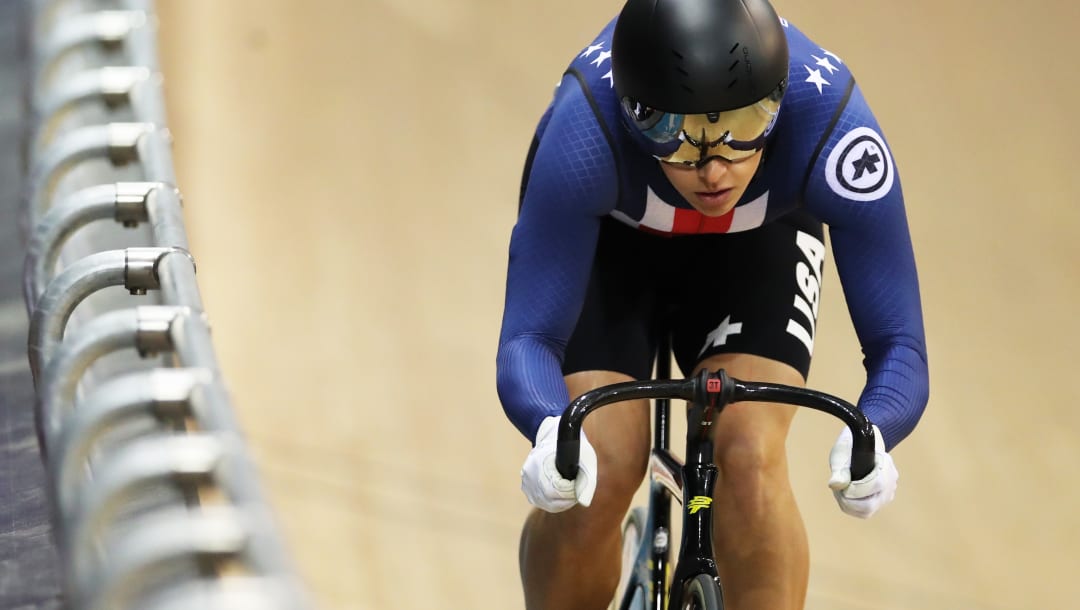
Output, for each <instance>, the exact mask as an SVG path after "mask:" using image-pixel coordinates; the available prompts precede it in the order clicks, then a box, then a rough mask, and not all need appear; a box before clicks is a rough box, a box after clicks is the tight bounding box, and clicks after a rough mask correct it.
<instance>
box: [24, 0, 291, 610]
mask: <svg viewBox="0 0 1080 610" xmlns="http://www.w3.org/2000/svg"><path fill="white" fill-rule="evenodd" d="M28 1H29V2H30V7H31V10H30V17H31V21H32V23H31V24H29V25H30V26H31V27H32V33H31V35H30V37H29V41H30V46H31V48H30V50H29V51H30V63H31V68H30V69H31V74H30V75H29V80H30V82H29V83H28V85H29V95H28V96H27V104H28V110H29V113H28V114H29V119H30V121H31V124H30V128H31V129H30V133H29V134H28V136H27V138H26V140H25V142H24V147H23V150H24V161H25V164H26V170H27V172H28V189H27V191H26V195H25V201H24V206H23V215H22V218H21V219H20V221H21V224H22V227H23V229H24V232H25V234H26V238H27V258H26V266H25V270H24V285H23V289H24V296H25V300H26V304H27V308H28V311H29V314H30V337H29V342H28V354H29V359H30V365H31V370H32V372H33V375H34V383H35V386H36V390H37V404H36V405H35V414H36V417H37V423H38V436H39V443H40V445H41V450H42V454H43V456H44V458H45V462H46V467H47V472H48V483H47V484H48V488H49V494H50V500H51V506H52V509H53V523H54V526H55V530H56V535H55V537H56V542H57V546H58V549H59V551H60V557H61V560H62V562H63V573H64V581H65V584H64V588H65V599H66V605H67V607H69V608H79V609H83V608H85V609H95V610H97V609H105V608H109V609H112V608H136V607H137V608H161V609H165V608H200V609H212V608H222V609H225V608H228V609H229V610H240V609H245V608H260V609H261V608H267V609H269V608H282V609H285V608H289V609H293V608H309V607H310V604H309V600H308V599H307V596H306V592H305V591H304V590H303V586H302V584H301V583H300V581H299V579H298V577H297V576H296V573H295V571H294V567H293V566H292V565H291V560H290V558H289V556H288V553H287V550H286V548H285V545H284V544H283V542H282V539H281V536H280V534H279V533H278V531H277V529H276V528H277V526H276V524H275V522H274V518H273V515H272V512H271V510H270V509H269V508H268V505H267V503H266V500H265V498H264V496H263V493H262V491H261V490H260V488H259V485H258V483H257V476H256V472H255V468H254V465H253V463H252V460H251V458H250V457H249V455H248V453H247V450H246V449H245V445H244V441H243V439H242V435H241V432H240V430H239V427H238V424H237V422H236V420H235V418H234V415H233V411H232V406H231V404H230V400H229V396H228V394H227V391H226V388H225V385H224V382H223V379H222V377H221V374H220V370H219V367H218V364H217V360H216V357H215V354H214V350H213V346H212V342H211V337H210V327H209V325H208V323H207V318H206V314H205V312H204V311H203V304H202V301H201V298H200V296H199V290H198V286H197V283H196V278H195V262H194V258H193V257H192V255H191V253H190V251H189V247H188V241H187V236H186V233H185V228H184V224H183V217H182V214H181V196H180V192H179V190H178V189H177V187H176V178H175V175H174V169H173V162H172V152H171V140H170V135H169V131H168V129H167V128H166V120H165V106H164V99H163V90H162V77H161V72H160V69H159V66H158V57H157V32H156V21H155V15H154V10H153V4H152V2H150V1H149V0H111V1H108V0H28Z"/></svg>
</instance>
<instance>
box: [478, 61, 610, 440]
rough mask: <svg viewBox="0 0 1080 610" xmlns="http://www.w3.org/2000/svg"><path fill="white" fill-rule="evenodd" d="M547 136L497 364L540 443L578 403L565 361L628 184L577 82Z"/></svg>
mask: <svg viewBox="0 0 1080 610" xmlns="http://www.w3.org/2000/svg"><path fill="white" fill-rule="evenodd" d="M537 137H538V139H539V140H538V146H537V148H536V153H535V156H534V157H533V161H532V167H531V170H529V169H527V170H526V171H527V178H528V182H527V187H526V188H525V190H524V195H523V199H522V204H521V209H520V212H519V214H518V219H517V224H516V225H515V227H514V230H513V233H512V235H511V238H510V259H509V265H508V270H507V279H506V302H505V305H504V309H503V321H502V331H501V333H500V337H499V349H498V355H497V358H496V376H497V387H498V392H499V398H500V400H501V402H502V405H503V409H504V410H505V412H506V415H507V417H508V418H509V419H510V421H511V422H513V424H514V425H515V426H516V427H517V428H518V430H520V431H521V433H522V434H524V435H525V436H526V438H528V439H530V440H533V439H534V438H535V436H536V432H537V429H538V428H539V426H540V422H541V421H543V419H544V418H545V417H547V416H549V415H561V414H562V411H563V410H564V409H565V408H566V406H567V403H568V402H569V396H568V393H567V390H566V385H565V383H564V382H563V376H562V359H563V354H564V350H565V348H566V344H567V341H568V340H569V338H570V335H571V333H572V332H573V330H574V326H575V324H576V323H577V318H578V316H579V314H580V312H581V307H582V304H583V302H584V299H585V291H586V287H587V285H588V280H589V273H590V271H591V269H592V261H593V255H594V252H595V249H596V242H597V236H598V234H599V229H600V220H601V218H602V217H603V216H604V215H606V214H607V213H608V212H609V211H610V210H611V209H613V208H614V205H615V201H616V198H617V196H618V184H619V180H618V175H617V168H616V163H615V160H614V158H613V154H612V147H611V143H610V142H611V140H610V134H609V133H608V131H607V128H606V127H605V126H604V123H603V122H602V121H601V120H600V119H598V113H597V112H596V110H595V106H594V105H593V103H592V100H591V98H590V97H589V96H588V95H586V92H585V90H583V88H582V85H581V84H580V82H579V80H578V79H577V78H576V77H574V76H573V75H569V74H568V75H567V76H565V77H564V78H563V81H562V83H561V84H560V86H559V88H558V90H557V92H556V95H555V100H554V101H553V103H552V107H551V108H550V116H549V117H548V120H547V121H546V123H542V125H541V130H540V131H538V135H537Z"/></svg>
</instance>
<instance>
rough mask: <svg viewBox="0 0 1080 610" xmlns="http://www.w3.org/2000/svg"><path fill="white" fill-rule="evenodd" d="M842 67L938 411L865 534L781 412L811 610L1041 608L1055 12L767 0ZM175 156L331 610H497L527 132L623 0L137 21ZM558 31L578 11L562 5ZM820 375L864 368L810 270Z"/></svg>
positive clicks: (1059, 288)
mask: <svg viewBox="0 0 1080 610" xmlns="http://www.w3.org/2000/svg"><path fill="white" fill-rule="evenodd" d="M777 6H778V10H779V11H780V12H781V14H782V15H784V16H785V17H786V18H788V19H790V20H791V21H792V22H793V23H795V24H796V25H798V26H799V27H801V28H802V29H803V30H805V31H807V32H808V33H810V34H811V36H813V37H815V38H816V39H817V40H819V41H821V42H823V43H824V44H826V45H827V47H828V49H829V50H830V51H832V52H834V53H836V54H837V55H839V56H840V58H842V59H843V60H844V61H845V62H847V63H848V64H849V65H850V66H852V68H853V70H854V72H855V74H856V76H857V77H858V78H859V81H860V83H861V85H862V87H863V90H864V92H865V94H866V96H867V97H868V99H869V100H870V102H871V104H872V106H873V108H874V109H875V111H876V114H877V116H878V119H879V120H880V122H881V124H882V126H883V128H884V129H885V131H886V134H887V136H888V137H889V139H890V144H891V147H892V151H893V154H894V156H895V157H896V159H897V162H898V164H899V167H900V170H901V173H902V177H903V183H904V190H905V193H906V197H907V202H908V212H909V218H910V224H911V229H912V233H913V237H914V241H915V246H916V253H917V256H918V261H919V265H920V269H919V270H920V275H921V280H922V296H923V302H924V306H925V313H926V326H927V333H928V341H929V348H930V358H931V360H930V363H931V374H932V396H931V401H930V405H929V408H928V410H927V412H926V415H925V417H924V419H923V421H922V424H921V426H920V427H919V428H918V429H917V430H916V432H915V434H914V435H913V436H912V437H910V438H909V439H908V440H907V441H905V442H904V443H903V444H902V445H901V446H900V447H899V448H898V449H897V450H896V451H895V452H894V456H895V458H896V461H897V464H898V466H899V469H900V472H901V477H902V478H901V482H900V490H899V496H898V498H897V501H896V503H895V504H894V505H892V506H890V507H889V508H888V509H887V510H886V511H885V512H883V513H882V514H880V515H879V516H877V517H875V518H874V519H872V520H871V521H869V522H861V521H857V520H854V519H851V518H849V517H846V516H844V515H842V514H841V513H840V512H839V511H838V510H837V509H836V506H835V504H834V502H833V499H832V497H831V495H830V494H829V492H828V490H827V489H826V487H825V482H826V480H827V477H828V474H827V468H826V455H827V453H828V449H829V447H830V446H831V443H832V441H833V438H834V435H835V425H834V424H833V422H832V421H830V420H828V419H827V418H825V417H824V416H817V415H812V414H804V415H802V416H800V417H798V418H797V419H796V423H795V428H794V431H793V433H792V436H791V440H790V453H791V455H792V477H793V479H794V484H795V486H796V493H797V495H798V497H799V500H800V504H801V508H802V510H803V513H804V516H805V518H806V521H807V524H808V529H809V532H810V537H811V548H812V572H811V583H810V596H809V601H808V604H807V607H808V608H814V609H821V610H826V609H828V610H846V609H854V608H883V609H900V608H921V609H937V608H940V609H945V608H949V609H954V608H969V609H1016V608H1065V607H1070V606H1071V604H1072V603H1073V600H1072V595H1073V592H1074V591H1075V586H1074V582H1073V581H1074V580H1075V577H1076V574H1078V573H1080V555H1078V551H1077V548H1078V546H1080V544H1078V543H1080V517H1078V515H1080V492H1077V485H1076V483H1077V479H1076V474H1075V467H1074V465H1075V464H1076V463H1077V462H1080V441H1078V440H1077V432H1076V431H1077V429H1078V428H1080V414H1078V411H1077V405H1078V404H1080V390H1078V389H1077V386H1076V374H1075V364H1076V362H1077V358H1076V356H1075V354H1076V346H1077V342H1078V341H1080V322H1078V319H1077V316H1076V313H1075V303H1076V301H1077V299H1078V298H1080V273H1078V264H1080V242H1078V241H1077V239H1076V235H1077V234H1078V233H1080V206H1077V205H1076V197H1077V195H1076V194H1077V193H1078V192H1080V178H1078V175H1080V174H1078V172H1077V171H1076V169H1075V167H1074V162H1075V159H1076V155H1075V152H1074V150H1073V143H1074V141H1075V140H1076V137H1077V136H1078V135H1080V130H1078V127H1077V123H1076V120H1075V118H1074V117H1073V113H1072V111H1073V109H1074V108H1076V107H1078V106H1080V93H1078V90H1077V87H1076V84H1075V82H1074V81H1073V79H1071V72H1070V66H1071V65H1072V64H1071V61H1070V59H1071V57H1072V53H1071V52H1070V49H1072V47H1073V45H1071V41H1072V40H1073V35H1074V34H1073V32H1072V29H1073V27H1074V26H1075V24H1076V23H1078V22H1080V9H1078V8H1077V7H1076V6H1075V5H1074V4H1069V3H1057V2H1050V1H1049V0H1036V1H1034V2H1031V3H1027V4H1025V5H1023V6H1021V5H1016V4H1010V3H979V4H973V3H953V4H948V3H944V4H943V3H939V2H928V1H926V0H915V1H913V2H905V3H850V2H841V1H839V0H823V1H821V2H814V3H797V2H790V1H783V2H778V4H777ZM158 8H159V11H160V16H161V21H162V30H161V42H162V47H161V48H162V61H163V65H164V70H165V74H166V88H167V95H168V109H169V112H170V125H171V127H172V129H173V132H174V135H175V150H176V168H177V173H178V176H179V181H180V187H181V190H182V191H183V192H184V193H185V201H186V206H187V207H186V218H187V222H188V231H189V234H190V236H191V241H192V247H193V251H194V253H195V256H196V259H197V260H198V261H199V280H200V286H201V288H202V290H203V293H204V296H205V301H206V305H207V309H208V311H209V312H210V316H211V320H212V321H213V322H214V328H215V337H216V346H217V349H218V352H219V355H220V357H221V359H222V362H223V367H224V369H225V373H226V375H227V377H228V379H229V380H230V382H229V383H230V387H231V389H232V392H233V396H234V399H235V403H236V405H237V408H238V409H239V410H240V413H239V415H240V418H241V420H242V422H243V424H244V427H245V429H246V432H247V434H248V438H249V441H250V443H251V446H252V449H253V451H254V452H255V455H256V458H257V460H258V463H259V465H260V468H261V474H262V478H263V480H264V483H265V485H266V488H267V491H268V493H269V494H270V496H271V499H272V501H273V504H274V506H275V508H276V511H277V513H278V515H279V517H280V520H281V522H282V524H283V527H284V530H285V533H286V536H287V539H288V541H289V544H290V546H291V548H292V550H293V551H294V553H295V555H296V558H297V562H298V564H299V566H300V569H301V571H302V573H303V575H304V577H305V579H306V580H307V582H308V584H309V586H310V587H311V589H312V591H313V592H314V593H315V595H316V597H317V599H318V600H319V601H320V602H321V604H322V605H323V606H324V607H326V608H340V609H353V608H355V609H379V608H391V607H393V608H430V607H438V608H500V609H503V608H520V607H522V602H521V600H520V592H519V584H518V574H517V556H516V552H517V536H518V533H519V530H520V525H521V522H522V520H523V518H524V516H525V514H526V512H527V505H526V502H525V500H524V497H523V496H522V495H521V493H520V492H519V491H518V468H519V466H520V463H521V461H522V460H523V458H524V456H525V454H526V452H527V450H528V443H527V442H526V441H525V440H524V439H523V438H521V437H520V436H519V435H518V433H517V432H516V431H515V430H514V429H513V427H512V426H511V425H510V424H509V423H508V422H507V420H506V419H505V418H504V416H503V414H502V412H501V409H500V407H499V405H498V401H497V398H496V395H495V386H494V356H495V346H496V340H497V333H498V328H499V321H500V315H501V305H502V298H503V281H504V273H505V265H506V260H505V259H506V246H507V242H508V239H509V234H510V229H511V227H512V225H513V222H514V212H515V205H516V197H517V189H518V181H519V178H520V173H521V165H522V162H523V159H524V156H525V152H526V148H527V145H528V142H529V139H530V137H531V133H532V129H533V127H534V125H535V121H536V119H537V118H538V117H539V115H540V113H541V112H542V110H543V108H544V107H545V105H546V104H547V103H548V100H549V95H550V93H551V89H552V86H553V85H554V83H555V82H556V80H557V78H558V77H559V75H560V74H561V71H562V69H563V68H564V67H565V64H566V63H567V62H568V61H569V59H570V58H571V57H572V55H573V54H574V53H575V51H576V50H578V49H580V48H581V47H583V46H584V45H586V44H587V43H589V42H590V41H591V40H592V37H593V36H594V35H595V33H596V32H597V31H598V30H599V28H600V27H601V26H602V25H603V24H604V23H605V22H606V21H607V20H608V19H609V18H610V17H611V16H612V15H613V14H614V12H615V11H617V9H618V3H616V2H611V1H608V2H598V1H592V2H588V3H580V2H571V1H569V0H554V1H552V2H544V3H539V2H503V3H491V2H481V1H479V0H461V1H458V2H447V1H443V0H421V1H417V2H407V3H406V2H394V1H392V0H364V1H362V2H351V1H346V0H338V1H333V2H331V1H322V2H311V3H308V2H305V3H300V2H287V1H285V0H259V1H255V0H231V1H230V2H218V1H213V0H183V1H179V0H172V1H168V0H165V1H162V2H160V3H159V6H158ZM571 14H573V15H575V17H574V18H572V19H571V18H568V15H571ZM825 290H826V293H825V301H824V305H823V309H822V313H821V320H820V323H819V333H820V335H819V339H818V343H817V351H816V358H815V364H814V367H813V370H812V373H811V380H810V382H811V384H812V385H813V386H816V387H819V388H821V389H824V390H828V391H832V392H835V393H838V394H841V395H844V396H847V397H850V398H854V397H856V396H857V395H858V391H859V389H860V387H861V383H862V380H863V378H862V369H861V366H860V360H861V355H860V353H859V349H858V345H857V342H856V341H855V337H854V333H853V331H852V329H851V324H850V322H849V321H848V319H847V318H846V317H845V316H846V314H845V309H844V304H843V296H842V292H841V290H840V285H839V282H838V281H837V279H836V276H835V270H834V269H833V268H832V267H829V269H828V276H827V278H826V283H825Z"/></svg>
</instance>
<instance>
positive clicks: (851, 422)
mask: <svg viewBox="0 0 1080 610" xmlns="http://www.w3.org/2000/svg"><path fill="white" fill-rule="evenodd" d="M640 398H645V399H649V398H676V399H681V400H686V401H688V402H690V403H691V404H694V405H706V404H712V405H714V407H715V408H716V409H718V410H719V409H722V408H723V407H724V406H725V405H727V404H729V403H733V402H779V403H785V404H789V405H796V406H800V407H808V408H810V409H815V410H817V411H822V412H825V413H828V414H829V415H832V416H833V417H836V418H837V419H839V420H840V421H842V422H844V424H845V425H847V427H848V428H849V429H850V430H851V436H852V448H851V480H853V481H858V480H860V479H862V478H864V477H866V475H868V474H870V472H871V471H872V470H873V469H874V440H875V439H874V427H873V425H872V423H871V422H870V420H869V419H867V417H866V415H865V414H863V412H862V411H860V410H859V409H858V408H857V407H855V406H854V405H852V404H851V403H849V402H847V401H845V400H843V399H841V398H837V397H836V396H832V395H829V394H825V393H823V392H818V391H816V390H809V389H806V388H799V387H795V386H787V385H780V384H772V383H756V382H750V381H740V380H738V379H735V378H733V377H729V376H728V375H727V373H725V372H724V371H723V370H722V369H721V370H719V371H716V372H715V373H710V372H709V371H707V370H702V371H701V372H700V373H699V374H698V375H696V376H695V377H692V378H688V379H659V380H648V381H628V382H624V383H616V384H612V385H607V386H603V387H600V388H597V389H595V390H592V391H590V392H586V393H584V394H582V395H581V396H579V397H577V398H576V399H575V400H574V401H573V402H571V403H570V406H568V407H567V408H566V411H565V412H564V413H563V416H562V418H561V419H560V421H559V438H558V444H557V445H556V449H555V467H556V468H557V469H558V471H559V474H560V475H562V476H563V477H564V478H566V479H568V480H571V481H572V480H573V479H574V478H576V477H577V471H578V458H579V457H580V452H581V425H582V423H583V422H584V420H585V416H586V415H588V414H589V413H591V412H592V411H594V410H596V409H598V408H600V407H602V406H604V405H607V404H610V403H613V402H621V401H624V400H633V399H640Z"/></svg>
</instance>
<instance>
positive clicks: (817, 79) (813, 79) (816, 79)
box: [803, 64, 832, 93]
mask: <svg viewBox="0 0 1080 610" xmlns="http://www.w3.org/2000/svg"><path fill="white" fill-rule="evenodd" d="M803 67H804V68H806V71H807V73H808V74H809V76H807V77H806V81H805V82H808V83H814V84H815V85H817V92H818V93H821V92H822V90H823V87H824V86H825V85H831V84H832V83H830V82H829V81H827V80H825V77H823V76H822V75H821V70H811V69H810V66H808V65H806V64H803Z"/></svg>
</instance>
